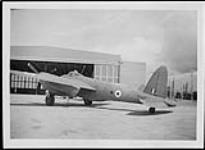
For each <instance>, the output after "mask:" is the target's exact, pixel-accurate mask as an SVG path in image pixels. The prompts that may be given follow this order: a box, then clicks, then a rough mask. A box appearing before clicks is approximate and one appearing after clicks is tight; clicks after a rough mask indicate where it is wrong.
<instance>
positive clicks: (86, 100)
mask: <svg viewBox="0 0 205 150" xmlns="http://www.w3.org/2000/svg"><path fill="white" fill-rule="evenodd" d="M84 104H85V105H86V106H90V105H92V101H91V100H88V99H84Z"/></svg>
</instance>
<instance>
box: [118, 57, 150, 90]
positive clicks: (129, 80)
mask: <svg viewBox="0 0 205 150" xmlns="http://www.w3.org/2000/svg"><path fill="white" fill-rule="evenodd" d="M145 76H146V64H145V63H139V62H131V61H123V62H122V64H121V65H120V83H125V84H129V85H133V86H136V87H139V86H140V85H143V84H145Z"/></svg>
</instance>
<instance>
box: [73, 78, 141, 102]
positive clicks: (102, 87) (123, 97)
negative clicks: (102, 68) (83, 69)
mask: <svg viewBox="0 0 205 150" xmlns="http://www.w3.org/2000/svg"><path fill="white" fill-rule="evenodd" d="M72 78H74V79H77V80H80V81H83V82H85V83H87V84H89V85H90V86H92V87H93V88H95V89H96V92H93V91H89V90H80V92H79V93H78V95H77V96H79V97H83V98H85V99H89V100H92V101H103V100H116V101H128V102H135V103H140V104H141V101H140V98H139V95H138V91H137V89H136V88H134V87H130V86H127V85H124V84H117V83H116V84H113V83H109V82H104V81H99V80H96V79H92V78H88V77H85V76H74V77H72Z"/></svg>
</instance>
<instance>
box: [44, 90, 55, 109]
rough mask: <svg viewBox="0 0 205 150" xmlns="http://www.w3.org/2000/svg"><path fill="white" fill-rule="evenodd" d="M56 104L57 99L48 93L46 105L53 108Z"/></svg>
mask: <svg viewBox="0 0 205 150" xmlns="http://www.w3.org/2000/svg"><path fill="white" fill-rule="evenodd" d="M54 103H55V97H54V95H53V94H51V93H49V92H48V91H47V92H46V105H48V106H53V105H54Z"/></svg>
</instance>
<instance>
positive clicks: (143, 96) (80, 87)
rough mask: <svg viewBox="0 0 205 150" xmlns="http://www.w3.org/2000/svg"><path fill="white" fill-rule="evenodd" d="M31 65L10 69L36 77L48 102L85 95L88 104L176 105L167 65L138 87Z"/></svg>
mask: <svg viewBox="0 0 205 150" xmlns="http://www.w3.org/2000/svg"><path fill="white" fill-rule="evenodd" d="M28 66H29V67H30V68H31V69H32V70H33V71H34V72H35V74H34V73H28V72H21V71H15V70H11V73H13V74H18V75H23V76H31V77H34V78H37V79H38V80H39V82H40V83H41V84H42V86H43V88H44V89H46V98H45V103H46V105H49V106H52V105H54V103H55V95H56V96H68V97H69V98H73V97H77V96H78V97H82V98H83V100H84V103H85V105H91V104H92V101H105V100H113V101H123V102H132V103H137V104H144V105H146V106H148V107H147V108H148V112H150V113H155V111H156V108H164V106H165V107H167V106H168V107H172V106H176V103H175V101H173V100H170V99H168V98H166V97H167V78H168V73H167V69H166V67H165V66H161V67H159V68H158V69H157V70H156V71H155V72H154V73H153V74H152V76H151V78H150V80H149V81H148V83H147V85H146V86H145V88H143V89H142V88H141V89H137V88H134V87H133V88H132V87H131V86H129V85H124V84H116V83H115V84H114V83H109V82H105V81H99V80H96V79H93V78H88V77H85V76H83V75H82V74H80V73H78V72H77V71H72V72H69V73H68V74H65V75H62V76H56V75H53V74H49V73H45V72H38V71H37V70H36V69H35V68H34V67H33V66H32V65H31V64H30V63H28Z"/></svg>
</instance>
